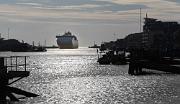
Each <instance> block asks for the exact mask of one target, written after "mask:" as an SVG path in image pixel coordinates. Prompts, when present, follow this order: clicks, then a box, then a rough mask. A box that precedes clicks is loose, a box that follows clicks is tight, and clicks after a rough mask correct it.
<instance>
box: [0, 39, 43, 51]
mask: <svg viewBox="0 0 180 104" xmlns="http://www.w3.org/2000/svg"><path fill="white" fill-rule="evenodd" d="M0 51H12V52H44V51H46V48H44V47H42V46H34V45H33V46H32V45H29V44H27V43H24V42H22V43H21V42H19V41H18V40H16V39H8V40H4V39H3V38H0Z"/></svg>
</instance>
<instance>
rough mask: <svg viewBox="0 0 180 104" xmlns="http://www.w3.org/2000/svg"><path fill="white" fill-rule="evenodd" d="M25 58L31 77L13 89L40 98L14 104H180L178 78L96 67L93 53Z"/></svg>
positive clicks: (52, 52)
mask: <svg viewBox="0 0 180 104" xmlns="http://www.w3.org/2000/svg"><path fill="white" fill-rule="evenodd" d="M0 55H4V56H9V55H27V56H30V58H29V59H28V63H29V64H30V66H29V70H30V71H31V75H30V76H29V77H27V78H24V79H22V80H20V81H19V82H17V83H15V84H13V85H12V86H15V87H18V88H21V89H24V90H26V91H31V92H33V93H36V94H39V95H40V96H39V97H36V98H23V99H21V101H20V102H15V104H16V103H17V104H179V103H180V75H176V74H168V73H163V72H156V71H148V74H146V75H141V76H130V75H128V74H127V69H128V65H124V66H118V65H98V63H97V62H96V61H97V54H96V50H95V49H88V48H80V49H73V50H59V49H49V50H48V51H47V52H43V53H41V52H40V53H10V52H9V53H7V52H5V53H0Z"/></svg>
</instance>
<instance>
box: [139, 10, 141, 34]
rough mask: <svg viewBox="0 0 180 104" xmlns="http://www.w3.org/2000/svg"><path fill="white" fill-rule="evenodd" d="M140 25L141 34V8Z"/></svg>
mask: <svg viewBox="0 0 180 104" xmlns="http://www.w3.org/2000/svg"><path fill="white" fill-rule="evenodd" d="M139 25H140V32H141V8H140V23H139Z"/></svg>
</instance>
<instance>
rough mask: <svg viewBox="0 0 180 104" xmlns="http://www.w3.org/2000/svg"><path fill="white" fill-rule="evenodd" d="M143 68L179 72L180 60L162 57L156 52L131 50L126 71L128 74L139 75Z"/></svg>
mask: <svg viewBox="0 0 180 104" xmlns="http://www.w3.org/2000/svg"><path fill="white" fill-rule="evenodd" d="M143 68H146V69H150V70H158V71H164V72H169V73H175V74H180V60H177V59H175V58H174V57H171V56H169V57H164V56H161V55H158V54H157V53H156V52H154V53H150V52H144V51H142V50H141V51H139V52H138V51H137V50H134V51H132V52H131V56H130V60H129V70H128V73H129V74H130V75H139V74H142V69H143Z"/></svg>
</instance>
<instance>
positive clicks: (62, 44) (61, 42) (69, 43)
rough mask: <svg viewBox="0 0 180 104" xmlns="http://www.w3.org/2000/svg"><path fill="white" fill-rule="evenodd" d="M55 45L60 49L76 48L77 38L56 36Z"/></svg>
mask: <svg viewBox="0 0 180 104" xmlns="http://www.w3.org/2000/svg"><path fill="white" fill-rule="evenodd" d="M57 45H58V47H59V48H60V49H77V48H78V40H72V39H67V38H66V39H62V38H57Z"/></svg>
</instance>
